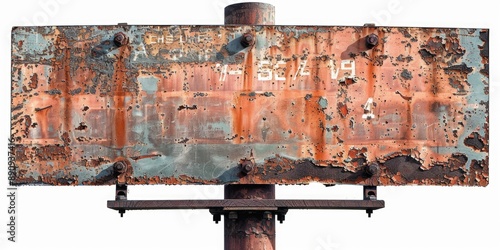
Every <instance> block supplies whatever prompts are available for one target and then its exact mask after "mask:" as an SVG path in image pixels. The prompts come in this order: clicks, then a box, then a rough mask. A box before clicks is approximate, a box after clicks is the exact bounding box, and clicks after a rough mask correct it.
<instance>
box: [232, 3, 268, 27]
mask: <svg viewBox="0 0 500 250" xmlns="http://www.w3.org/2000/svg"><path fill="white" fill-rule="evenodd" d="M224 24H226V25H232V24H236V25H274V5H272V4H268V3H258V2H245V3H235V4H231V5H228V6H226V8H224Z"/></svg>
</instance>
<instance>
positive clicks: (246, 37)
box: [240, 33, 255, 48]
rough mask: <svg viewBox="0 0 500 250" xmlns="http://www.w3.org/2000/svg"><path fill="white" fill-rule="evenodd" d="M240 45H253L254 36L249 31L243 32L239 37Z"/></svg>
mask: <svg viewBox="0 0 500 250" xmlns="http://www.w3.org/2000/svg"><path fill="white" fill-rule="evenodd" d="M240 43H241V46H243V47H245V48H246V47H249V46H251V45H253V44H254V43H255V38H254V37H253V35H252V34H250V33H245V34H243V36H242V37H241V41H240Z"/></svg>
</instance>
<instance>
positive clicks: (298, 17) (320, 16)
mask: <svg viewBox="0 0 500 250" xmlns="http://www.w3.org/2000/svg"><path fill="white" fill-rule="evenodd" d="M235 2H236V1H231V0H216V1H212V2H209V1H202V0H182V1H175V2H167V1H158V2H153V1H147V0H140V1H130V2H127V1H119V2H118V1H116V2H112V1H104V0H101V1H94V0H91V1H90V0H89V1H76V0H39V1H23V2H21V1H10V2H7V1H2V2H1V3H0V20H1V23H0V45H1V46H0V63H1V64H0V74H1V77H0V102H1V104H0V107H1V110H0V112H1V113H0V116H1V117H0V133H1V134H0V157H1V161H0V169H3V170H2V171H0V187H1V188H4V190H5V191H4V192H0V194H2V195H1V196H0V223H1V224H0V249H223V237H224V236H223V226H222V224H218V225H216V224H214V223H213V222H212V217H211V215H210V213H209V212H208V211H205V210H188V211H131V212H127V213H126V214H125V217H124V218H120V217H119V215H118V213H117V212H115V211H112V210H109V209H107V208H106V200H108V199H113V198H114V187H108V186H105V187H21V188H20V189H19V197H18V198H19V202H18V208H19V209H18V216H19V221H18V229H19V230H18V237H17V240H18V242H17V243H11V242H8V241H7V235H6V233H5V232H6V231H7V226H6V224H7V220H8V215H7V207H8V205H7V199H6V194H7V193H6V192H7V190H6V188H7V182H6V179H7V177H6V173H7V159H6V157H7V139H8V137H9V115H10V101H9V96H10V30H11V27H12V26H19V25H100V24H106V25H109V24H117V23H119V22H127V23H128V24H165V25H169V24H223V23H224V19H223V16H224V11H223V8H224V7H225V6H227V5H229V4H232V3H235ZM491 2H494V1H485V0H476V1H457V0H455V1H436V0H432V1H429V0H426V1H404V0H392V1H374V0H372V1H341V2H340V1H339V2H334V1H319V0H308V1H293V2H292V1H271V0H268V1H267V3H271V4H273V5H275V7H276V24H277V25H292V24H297V25H363V24H365V23H376V24H377V25H379V26H384V25H390V26H416V27H464V28H490V29H491V30H490V41H491V42H490V60H491V62H490V63H491V65H492V67H491V69H490V86H491V91H490V100H491V102H490V110H491V116H490V127H491V133H490V135H491V140H490V152H491V157H490V185H489V186H488V187H486V188H478V187H475V188H471V187H468V188H463V187H451V188H450V187H380V188H379V192H378V195H379V199H384V200H385V201H386V208H384V209H382V210H379V211H375V213H374V214H373V217H372V218H371V219H368V218H367V216H366V214H365V213H364V212H363V211H318V210H313V211H297V210H292V211H290V212H289V213H288V215H287V218H286V221H285V222H284V224H282V225H277V240H276V242H277V248H278V249H280V250H286V249H313V250H348V249H371V250H376V249H381V250H382V249H383V250H390V249H397V250H401V249H403V250H404V249H419V250H420V249H426V250H431V249H440V250H441V249H458V250H461V249H479V250H487V249H495V250H498V249H500V243H499V232H500V228H499V225H500V205H499V204H500V192H499V191H500V189H499V184H500V182H499V177H500V176H499V171H498V169H497V164H496V163H497V162H499V160H500V159H499V155H498V154H495V152H498V149H499V148H497V147H498V146H497V143H496V139H498V138H499V137H498V136H499V135H498V130H497V129H496V128H497V126H498V115H499V112H498V110H497V107H498V104H497V103H498V101H497V100H498V99H497V97H499V91H500V89H499V86H500V83H499V79H498V69H499V68H498V66H497V59H498V50H497V48H498V47H496V45H497V44H498V33H499V32H498V28H499V23H500V22H499V18H498V15H500V13H499V12H498V11H499V8H498V7H494V6H493V4H492V3H491ZM1 188H0V189H1ZM361 195H362V188H361V187H357V186H336V187H329V188H326V187H324V186H322V185H319V184H317V185H309V186H279V187H277V198H282V199H284V198H295V199H300V198H309V199H314V198H324V199H337V198H338V199H347V198H349V199H359V198H361ZM174 198H175V199H214V198H223V188H222V187H220V186H218V187H213V186H201V187H191V186H189V187H186V186H183V187H178V186H133V187H130V188H129V199H174Z"/></svg>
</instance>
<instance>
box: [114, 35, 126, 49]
mask: <svg viewBox="0 0 500 250" xmlns="http://www.w3.org/2000/svg"><path fill="white" fill-rule="evenodd" d="M113 43H114V44H115V45H116V46H118V47H121V46H123V45H127V44H128V38H127V35H125V34H124V33H123V32H118V33H116V34H115V36H114V38H113Z"/></svg>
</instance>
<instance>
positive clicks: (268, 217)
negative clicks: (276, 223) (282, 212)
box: [264, 211, 273, 220]
mask: <svg viewBox="0 0 500 250" xmlns="http://www.w3.org/2000/svg"><path fill="white" fill-rule="evenodd" d="M272 218H273V214H272V213H271V212H267V211H266V212H264V219H265V220H271V219H272Z"/></svg>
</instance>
